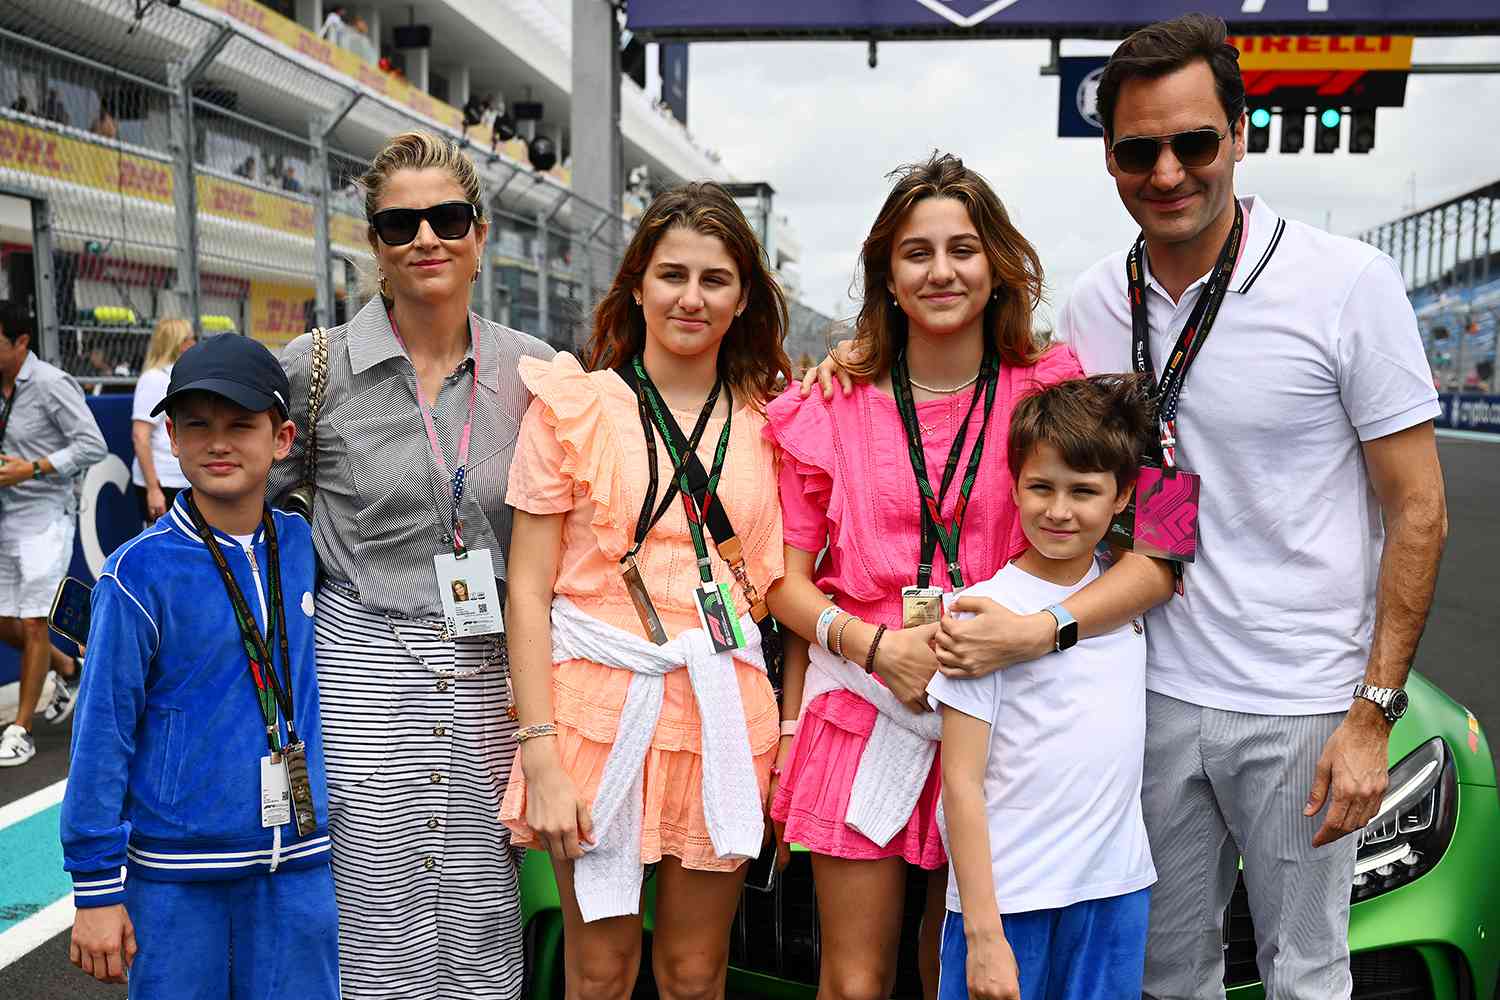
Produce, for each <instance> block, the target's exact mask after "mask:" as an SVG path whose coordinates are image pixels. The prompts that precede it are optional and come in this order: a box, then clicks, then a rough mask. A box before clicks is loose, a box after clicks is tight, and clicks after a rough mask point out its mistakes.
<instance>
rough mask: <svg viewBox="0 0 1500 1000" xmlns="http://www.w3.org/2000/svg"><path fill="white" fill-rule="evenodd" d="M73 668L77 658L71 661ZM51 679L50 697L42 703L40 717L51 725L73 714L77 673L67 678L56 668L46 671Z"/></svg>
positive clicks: (76, 698)
mask: <svg viewBox="0 0 1500 1000" xmlns="http://www.w3.org/2000/svg"><path fill="white" fill-rule="evenodd" d="M73 662H74V664H75V669H77V668H76V664H77V662H78V661H77V660H74V661H73ZM47 675H48V677H49V678H51V680H52V697H50V698H48V699H47V700H46V702H45V703H44V704H43V705H42V718H44V719H46V720H47V722H48V723H50V724H51V725H54V726H55V725H58V724H59V723H62V722H66V721H67V718H68V716H70V715H72V714H73V706H74V705H76V704H78V675H77V674H74V675H73V677H72V678H71V679H70V678H67V677H64V676H63V675H62V674H60V673H58V672H57V671H56V670H49V671H47Z"/></svg>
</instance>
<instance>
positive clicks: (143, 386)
mask: <svg viewBox="0 0 1500 1000" xmlns="http://www.w3.org/2000/svg"><path fill="white" fill-rule="evenodd" d="M197 342H198V338H197V335H196V334H194V333H193V324H192V323H190V322H188V321H187V320H185V319H163V320H158V321H157V323H156V329H155V330H153V331H152V332H151V344H150V346H149V347H147V348H146V363H145V364H144V365H142V366H141V377H140V378H139V379H138V380H136V383H135V402H133V403H132V404H131V407H130V443H131V444H132V445H133V446H134V447H135V461H133V462H131V463H130V481H131V483H133V484H134V486H135V489H134V490H133V491H132V492H134V493H135V497H136V501H137V502H138V503H139V504H140V507H141V517H143V518H145V519H146V523H148V524H149V523H151V522H152V521H155V520H156V519H157V518H158V517H161V516H162V515H163V514H165V513H166V512H167V508H168V507H170V506H172V501H173V500H174V499H176V497H177V491H178V490H180V489H183V488H184V487H186V486H187V484H188V481H187V480H186V479H185V478H183V475H182V469H180V468H178V466H177V459H176V457H175V456H173V454H172V442H171V441H170V440H169V439H168V438H167V415H166V414H165V413H160V414H157V415H156V416H154V417H153V416H152V415H151V411H152V410H154V409H156V404H157V403H160V402H161V400H162V397H163V396H165V395H166V394H167V383H168V382H169V381H170V380H171V378H172V366H173V365H174V364H176V363H177V359H178V358H180V357H182V352H183V351H186V350H187V349H188V348H189V347H192V346H193V345H194V344H196V343H197Z"/></svg>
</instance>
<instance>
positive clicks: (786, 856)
mask: <svg viewBox="0 0 1500 1000" xmlns="http://www.w3.org/2000/svg"><path fill="white" fill-rule="evenodd" d="M794 739H795V737H793V736H783V737H782V738H781V746H780V747H779V748H778V749H777V751H776V765H775V767H774V768H772V770H771V784H770V787H769V788H768V789H767V790H766V803H765V806H766V819H767V820H768V821H769V822H770V824H771V829H772V830H773V831H774V833H773V835H774V836H775V837H776V870H777V871H782V870H784V869H785V868H786V866H787V864H788V863H789V862H790V861H791V860H792V851H791V848H789V847H788V846H787V843H786V824H785V823H778V822H776V821H775V820H774V819H771V803H772V802H775V801H776V790H777V789H778V788H780V787H781V775H782V774H784V773H786V766H787V764H789V763H791V760H792V742H793V740H794Z"/></svg>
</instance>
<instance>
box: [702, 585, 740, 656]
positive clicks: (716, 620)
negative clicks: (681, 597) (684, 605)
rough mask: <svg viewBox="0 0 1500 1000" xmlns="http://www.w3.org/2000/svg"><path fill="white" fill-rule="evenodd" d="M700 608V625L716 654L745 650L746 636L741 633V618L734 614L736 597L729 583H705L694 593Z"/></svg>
mask: <svg viewBox="0 0 1500 1000" xmlns="http://www.w3.org/2000/svg"><path fill="white" fill-rule="evenodd" d="M693 598H694V603H695V604H696V605H697V608H698V624H700V625H702V626H703V631H705V632H707V633H708V638H709V640H710V641H711V642H712V643H713V644H714V652H716V653H730V652H733V651H734V650H736V649H744V648H745V634H744V633H743V632H741V631H740V619H739V616H738V615H736V614H735V613H734V597H733V596H732V595H731V594H730V593H729V584H727V583H705V584H704V585H703V586H701V587H699V588H698V589H697V590H695V591H693Z"/></svg>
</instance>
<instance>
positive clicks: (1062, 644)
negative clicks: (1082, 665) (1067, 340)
mask: <svg viewBox="0 0 1500 1000" xmlns="http://www.w3.org/2000/svg"><path fill="white" fill-rule="evenodd" d="M1044 610H1046V612H1047V614H1049V615H1051V616H1052V617H1053V618H1054V619H1055V620H1056V621H1057V640H1056V642H1055V643H1054V644H1053V649H1055V650H1056V651H1057V652H1059V653H1061V652H1062V651H1063V650H1065V649H1072V648H1073V647H1074V646H1075V645H1077V643H1078V619H1076V618H1074V617H1073V616H1072V615H1070V614H1068V609H1067V608H1065V607H1063V606H1062V605H1061V604H1050V605H1048V606H1047V607H1046V608H1045V609H1044Z"/></svg>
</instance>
